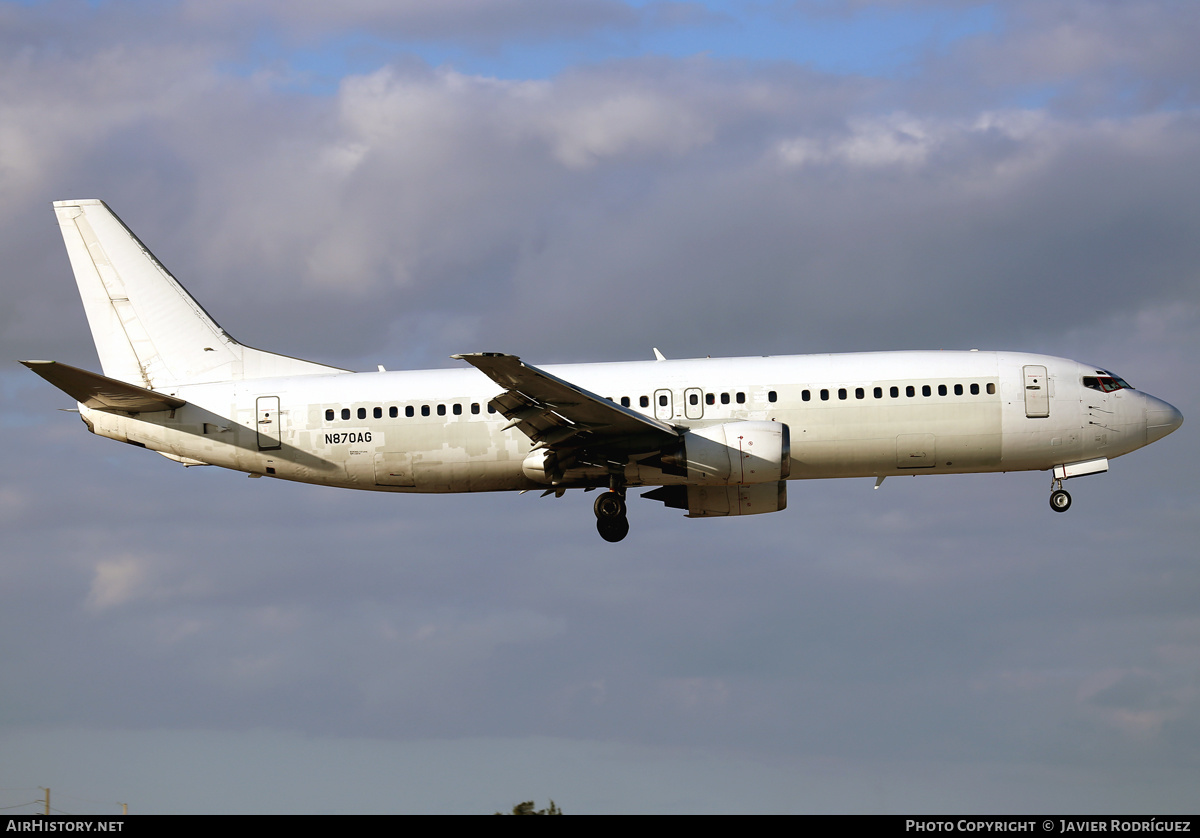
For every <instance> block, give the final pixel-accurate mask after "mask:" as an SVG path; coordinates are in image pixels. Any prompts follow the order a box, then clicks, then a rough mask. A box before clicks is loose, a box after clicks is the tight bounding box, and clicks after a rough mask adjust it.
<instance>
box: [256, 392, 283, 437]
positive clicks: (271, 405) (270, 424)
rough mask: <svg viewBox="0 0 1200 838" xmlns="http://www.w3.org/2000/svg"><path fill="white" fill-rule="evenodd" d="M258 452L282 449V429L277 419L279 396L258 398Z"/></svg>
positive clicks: (278, 418)
mask: <svg viewBox="0 0 1200 838" xmlns="http://www.w3.org/2000/svg"><path fill="white" fill-rule="evenodd" d="M257 427H258V450H259V451H270V450H272V449H275V448H282V447H283V444H282V443H281V442H280V440H281V439H282V428H281V427H280V417H279V396H259V397H258V426H257Z"/></svg>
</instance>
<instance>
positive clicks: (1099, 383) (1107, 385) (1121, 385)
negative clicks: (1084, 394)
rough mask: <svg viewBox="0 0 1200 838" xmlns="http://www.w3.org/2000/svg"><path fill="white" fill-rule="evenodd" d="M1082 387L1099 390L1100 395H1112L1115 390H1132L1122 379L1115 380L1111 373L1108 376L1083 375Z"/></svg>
mask: <svg viewBox="0 0 1200 838" xmlns="http://www.w3.org/2000/svg"><path fill="white" fill-rule="evenodd" d="M1083 386H1084V387H1090V388H1091V389H1093V390H1099V391H1100V392H1101V393H1113V392H1116V391H1117V390H1132V389H1133V388H1132V387H1130V386H1129V385H1128V384H1126V383H1125V381H1124V380H1123V379H1120V378H1117V377H1116V376H1115V375H1112V374H1111V373H1109V374H1108V375H1085V376H1084V377H1083Z"/></svg>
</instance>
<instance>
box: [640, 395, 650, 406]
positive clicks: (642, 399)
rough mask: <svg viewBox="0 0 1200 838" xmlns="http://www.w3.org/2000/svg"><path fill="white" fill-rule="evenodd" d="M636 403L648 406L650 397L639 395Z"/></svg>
mask: <svg viewBox="0 0 1200 838" xmlns="http://www.w3.org/2000/svg"><path fill="white" fill-rule="evenodd" d="M638 404H640V405H641V406H642V407H649V406H650V397H649V396H641V397H640V398H639V399H638Z"/></svg>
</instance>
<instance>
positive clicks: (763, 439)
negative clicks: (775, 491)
mask: <svg viewBox="0 0 1200 838" xmlns="http://www.w3.org/2000/svg"><path fill="white" fill-rule="evenodd" d="M661 462H662V470H663V471H664V472H666V473H667V474H673V475H676V476H679V477H684V478H686V480H687V482H688V483H689V484H696V485H710V486H711V485H722V486H728V485H745V484H754V483H774V482H778V481H780V480H786V479H787V478H788V475H789V474H790V473H791V470H792V458H791V435H790V433H789V432H788V426H787V425H785V424H783V423H782V422H726V423H724V424H721V425H711V426H709V427H707V428H697V429H695V430H689V431H686V432H685V433H684V434H683V435H682V436H681V438H680V444H679V446H678V447H677V448H675V449H673V450H671V451H667V452H664V453H663V454H662V456H661Z"/></svg>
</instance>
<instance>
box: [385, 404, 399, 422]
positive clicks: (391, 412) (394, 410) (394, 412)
mask: <svg viewBox="0 0 1200 838" xmlns="http://www.w3.org/2000/svg"><path fill="white" fill-rule="evenodd" d="M399 415H400V408H398V407H396V406H395V405H392V406H391V407H389V408H388V417H389V418H391V419H395V418H396V417H397V416H399Z"/></svg>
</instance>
